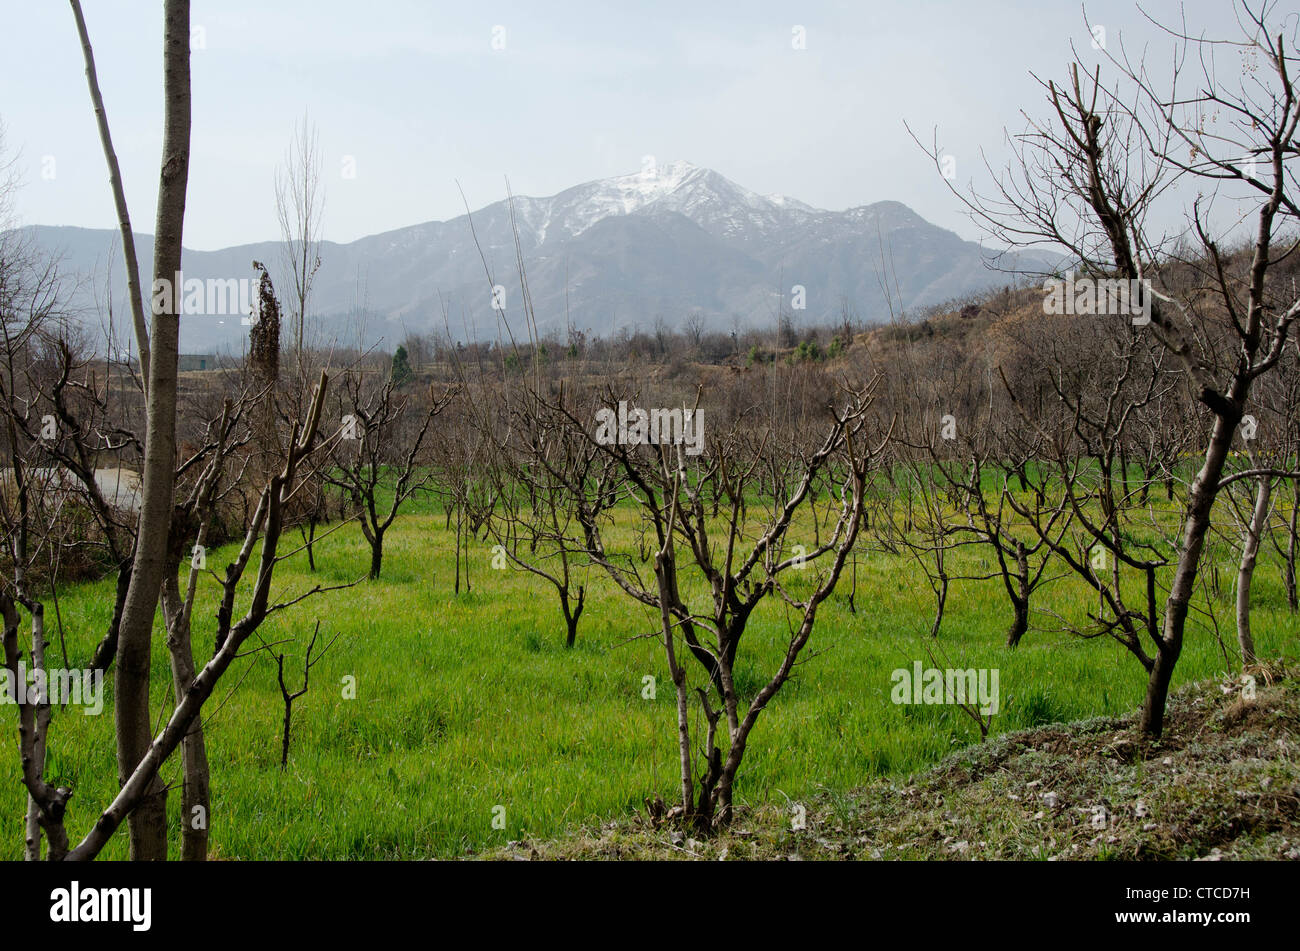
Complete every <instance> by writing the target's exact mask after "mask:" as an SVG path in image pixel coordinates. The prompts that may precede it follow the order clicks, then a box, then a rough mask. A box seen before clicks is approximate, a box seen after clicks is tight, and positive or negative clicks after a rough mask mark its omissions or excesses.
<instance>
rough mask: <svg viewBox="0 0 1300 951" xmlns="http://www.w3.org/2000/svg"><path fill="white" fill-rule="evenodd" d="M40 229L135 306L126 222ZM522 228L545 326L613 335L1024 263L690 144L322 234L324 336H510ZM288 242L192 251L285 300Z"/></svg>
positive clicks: (959, 288) (969, 280)
mask: <svg viewBox="0 0 1300 951" xmlns="http://www.w3.org/2000/svg"><path fill="white" fill-rule="evenodd" d="M27 230H29V231H31V232H32V233H33V236H34V237H35V238H36V240H37V242H38V243H40V244H41V245H43V246H45V247H46V248H48V249H50V250H52V251H61V252H62V254H63V257H64V263H65V267H66V269H68V270H71V271H73V272H75V273H77V274H78V275H80V276H81V277H82V278H87V277H90V276H93V275H98V282H96V281H93V280H92V281H90V282H88V283H89V284H90V285H94V284H95V283H98V284H99V285H100V287H101V290H100V297H102V285H103V283H104V279H103V275H104V273H105V271H106V270H108V269H109V266H110V265H111V273H112V277H111V281H110V283H109V286H110V287H111V290H112V295H113V299H114V301H115V308H114V309H115V311H116V312H118V313H125V312H126V308H125V307H124V306H123V305H122V304H121V301H122V299H123V295H124V294H125V281H124V280H123V279H122V277H123V276H122V273H121V272H122V268H121V264H120V250H118V249H117V247H116V245H117V243H118V236H117V232H116V231H112V230H107V229H88V228H75V227H71V226H43V225H33V226H28V229H27ZM516 236H517V239H518V245H519V250H520V252H521V253H522V255H523V259H524V268H525V272H526V274H527V276H528V286H529V292H530V296H531V299H532V302H533V311H534V315H535V318H536V321H537V324H538V327H539V330H540V331H541V332H543V333H548V332H549V333H554V334H556V335H558V336H560V337H561V338H563V336H565V334H566V333H567V331H568V329H569V328H570V327H572V328H577V329H580V330H583V331H585V332H588V333H594V334H598V335H607V334H614V333H617V332H619V331H620V328H626V329H631V328H632V327H634V326H640V327H642V328H645V327H648V326H649V325H650V324H651V323H652V322H655V321H657V320H659V319H662V320H664V321H665V322H666V323H668V324H669V325H670V326H676V325H679V324H680V323H681V321H682V320H684V319H685V318H686V317H687V316H688V315H691V314H698V315H699V316H700V317H702V318H703V319H704V320H705V322H706V324H708V325H712V326H713V327H714V328H715V329H731V328H733V327H747V326H755V325H765V324H771V325H774V324H775V322H776V320H777V314H778V311H780V312H782V313H785V314H788V315H789V316H790V317H792V318H793V320H794V322H795V324H796V325H805V324H818V323H821V324H824V323H829V322H831V321H832V320H836V321H838V320H839V319H840V316H841V313H842V311H843V309H844V308H845V307H848V308H850V309H851V310H852V311H854V312H855V313H856V315H857V318H858V319H859V320H860V321H862V322H864V323H874V322H879V321H881V320H885V319H888V318H889V317H890V316H891V314H894V313H898V312H899V311H910V310H915V309H918V308H922V307H926V306H929V305H933V304H939V303H942V302H944V301H947V300H952V299H957V298H960V297H963V296H968V295H971V294H975V293H979V292H981V291H984V290H988V289H990V288H992V287H997V286H1002V285H1005V284H1007V283H1010V282H1011V276H1010V275H1008V274H1005V273H999V272H998V271H993V270H989V269H987V268H986V266H985V264H986V260H987V259H988V253H987V252H985V251H984V249H982V248H981V246H980V245H978V244H976V243H975V242H970V241H965V240H963V239H962V238H960V237H959V236H958V235H956V234H955V233H953V232H951V231H947V230H945V229H943V228H940V227H938V226H936V225H933V224H931V223H930V222H928V221H926V220H925V219H924V218H922V217H921V216H920V215H919V214H917V213H916V212H915V211H913V210H912V209H911V208H910V207H908V206H907V205H905V204H903V203H901V202H897V201H892V200H882V201H878V202H873V203H869V204H864V205H857V206H854V207H852V208H848V209H845V210H844V211H838V212H837V211H828V210H825V209H819V208H815V207H813V206H811V205H808V204H806V203H804V202H802V201H799V200H798V199H795V198H792V197H789V196H785V195H779V194H778V195H761V194H759V193H757V192H754V191H751V190H749V189H747V188H744V187H743V186H741V185H738V184H736V183H735V182H732V181H731V180H730V179H728V178H726V177H725V176H723V175H721V174H720V173H718V172H716V171H714V170H712V169H708V168H704V167H702V166H697V165H693V164H691V163H689V162H684V161H675V162H670V163H668V164H666V165H663V166H651V167H648V168H645V169H642V171H640V172H634V173H632V174H629V175H621V176H614V177H612V178H607V179H597V180H594V181H590V182H584V183H581V184H578V185H574V186H571V187H569V188H567V189H564V190H562V191H560V192H557V193H556V194H555V195H550V196H540V197H538V196H510V197H507V198H504V199H501V200H499V201H496V202H492V203H490V204H488V205H485V206H483V207H482V208H480V209H479V210H477V211H474V212H471V213H469V214H467V215H460V216H458V217H456V218H452V219H449V220H446V221H425V222H420V223H417V224H413V225H407V226H404V227H401V228H396V229H392V230H390V231H385V232H380V233H377V234H374V235H368V236H366V237H362V238H358V239H356V240H354V241H350V242H332V241H323V242H321V260H322V264H321V268H320V271H319V272H318V274H317V278H316V283H315V285H314V288H313V292H312V299H311V303H310V304H309V308H310V318H311V320H312V322H314V323H315V324H316V326H317V329H318V331H319V332H320V333H321V334H322V335H323V337H324V338H327V339H332V340H334V341H336V342H338V343H341V344H343V345H359V346H370V345H373V344H376V343H383V344H386V345H388V346H393V345H395V343H396V342H397V339H400V337H402V336H404V335H405V334H406V333H408V332H416V333H445V334H448V335H450V336H452V337H454V338H457V339H483V338H485V337H494V336H496V334H497V332H498V318H500V317H501V316H503V315H504V317H505V319H506V320H507V321H508V322H509V323H510V324H511V325H512V327H515V329H520V328H521V327H522V322H523V314H522V312H521V308H520V304H521V302H522V300H523V289H522V286H521V284H520V281H519V277H518V275H517V273H516V270H517V268H516V248H515V241H516ZM476 238H477V244H476ZM136 242H137V248H138V251H139V258H140V269H141V274H142V276H143V277H144V278H145V279H144V280H143V281H142V284H143V286H145V287H147V286H148V284H149V282H148V280H147V276H148V275H149V274H151V273H152V249H153V238H152V236H151V235H148V234H144V233H139V234H137V236H136ZM282 249H283V244H282V243H281V242H278V241H262V242H254V243H250V244H244V245H236V246H233V247H229V248H221V249H218V250H215V251H195V250H190V249H186V250H185V252H184V256H183V258H182V261H183V268H184V272H185V276H186V278H199V279H214V280H228V279H231V278H244V277H251V276H252V272H251V262H252V261H253V260H254V259H257V260H261V261H263V262H265V263H266V264H267V265H268V267H269V268H270V269H271V273H272V275H273V280H276V286H277V290H278V291H279V292H280V296H281V298H282V299H285V298H287V296H288V295H287V293H286V292H287V290H288V285H289V281H288V279H287V276H286V274H285V271H284V267H283V263H282V256H281V252H282ZM114 255H117V256H118V259H117V260H115V259H114ZM484 260H486V262H487V270H486V271H485V269H484ZM1006 260H1007V261H1009V262H1010V263H1011V265H1012V266H1013V267H1014V266H1021V267H1026V268H1029V269H1041V268H1042V267H1044V266H1045V265H1050V263H1051V260H1052V259H1051V256H1048V255H1043V256H1027V255H1023V254H1021V255H1010V256H1008V258H1007V259H1006ZM83 283H84V282H83ZM494 285H499V286H500V287H501V289H502V290H501V292H499V293H501V294H502V295H503V297H504V301H505V308H504V311H501V312H498V311H496V310H494V308H493V286H494ZM884 287H889V289H890V296H889V297H886V295H885V291H884V290H883V288H884ZM797 288H802V289H803V290H802V293H801V294H799V293H797V292H796V291H797ZM79 293H80V294H81V297H82V299H81V300H80V301H78V302H77V303H78V305H79V306H80V307H81V308H82V309H84V310H88V311H92V312H93V309H94V305H95V300H94V299H93V298H88V297H87V296H86V294H85V292H84V290H82V291H79ZM778 297H779V298H780V300H778ZM800 299H802V302H803V303H804V305H805V306H804V308H802V309H800V308H799V307H798V305H799V303H800ZM92 322H93V321H92ZM119 323H120V321H119ZM245 332H246V329H245V330H241V329H240V322H239V321H238V320H237V319H233V317H232V315H224V318H223V316H222V315H188V316H187V317H186V318H185V319H184V320H183V322H182V330H181V333H182V347H183V348H184V349H185V350H186V351H187V352H200V351H229V350H234V351H238V350H239V349H240V348H241V346H242V341H243V339H244V334H245ZM124 343H125V341H124V340H123V339H119V340H118V341H117V345H122V344H124Z"/></svg>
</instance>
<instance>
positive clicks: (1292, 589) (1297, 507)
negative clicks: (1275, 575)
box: [1282, 480, 1300, 614]
mask: <svg viewBox="0 0 1300 951" xmlns="http://www.w3.org/2000/svg"><path fill="white" fill-rule="evenodd" d="M1291 485H1292V492H1293V493H1294V495H1293V496H1292V501H1291V521H1290V522H1289V523H1288V524H1287V546H1286V558H1285V559H1284V560H1283V562H1284V563H1283V565H1282V578H1283V581H1285V582H1286V603H1287V607H1289V608H1290V609H1291V613H1292V614H1294V613H1295V612H1296V611H1297V610H1300V601H1298V600H1297V597H1296V580H1295V561H1296V549H1297V547H1300V546H1297V544H1296V528H1297V525H1296V516H1297V515H1298V514H1300V480H1297V481H1295V482H1292V483H1291Z"/></svg>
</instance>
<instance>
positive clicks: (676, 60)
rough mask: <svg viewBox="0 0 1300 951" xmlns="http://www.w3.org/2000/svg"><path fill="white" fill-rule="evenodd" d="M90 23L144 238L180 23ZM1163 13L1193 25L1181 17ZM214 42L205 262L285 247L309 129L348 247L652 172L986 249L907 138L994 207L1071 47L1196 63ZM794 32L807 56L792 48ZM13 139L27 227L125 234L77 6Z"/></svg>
mask: <svg viewBox="0 0 1300 951" xmlns="http://www.w3.org/2000/svg"><path fill="white" fill-rule="evenodd" d="M83 6H84V7H85V12H86V17H87V21H88V24H89V28H90V32H91V39H92V41H93V43H94V48H95V54H96V59H97V63H98V68H99V78H100V84H101V87H102V89H103V93H104V97H105V100H106V104H107V108H108V114H109V120H110V123H111V125H112V129H113V135H114V139H115V144H116V146H117V151H118V155H119V159H120V161H121V164H122V168H123V174H124V178H125V181H126V186H127V197H128V201H129V204H130V208H131V214H132V220H133V224H134V226H135V228H136V230H137V231H143V232H152V231H153V215H154V199H155V194H156V187H157V176H158V160H159V154H160V149H161V123H162V119H161V116H162V92H161V76H162V64H161V21H162V17H161V4H159V3H157V2H156V0H153V2H149V0H84V2H83ZM1144 6H1145V8H1146V9H1147V10H1148V12H1150V13H1152V14H1153V15H1155V16H1157V17H1158V18H1161V19H1166V20H1171V21H1172V20H1173V19H1174V18H1176V17H1177V15H1178V11H1179V5H1178V4H1176V3H1171V2H1160V0H1151V2H1149V3H1146V4H1145V5H1144ZM719 8H726V9H725V12H724V10H720V9H719ZM1185 8H1186V13H1187V16H1188V19H1189V22H1190V23H1192V24H1194V25H1195V26H1197V27H1198V28H1203V29H1205V30H1206V31H1208V32H1210V33H1214V34H1219V35H1226V34H1230V33H1232V32H1233V30H1234V29H1235V26H1234V23H1235V21H1234V18H1233V13H1232V9H1231V6H1230V4H1229V3H1227V2H1226V0H1196V2H1193V3H1189V4H1186V5H1185ZM1282 12H1284V13H1285V12H1287V11H1286V10H1285V9H1283V10H1282ZM192 21H193V24H194V26H195V27H198V28H201V30H202V40H203V44H204V45H203V48H200V49H195V51H194V54H193V89H194V103H193V115H194V126H193V156H192V160H191V172H190V186H189V202H188V209H187V216H186V221H185V244H186V246H187V247H191V248H196V249H205V250H206V249H215V248H219V247H224V246H228V245H234V244H243V243H247V242H252V241H259V240H267V239H273V238H277V237H278V227H277V225H276V220H275V212H274V204H273V180H274V172H275V167H276V165H277V164H278V163H279V162H281V161H282V160H283V156H284V151H285V147H286V145H287V143H288V139H289V136H290V134H291V131H292V127H293V124H294V121H295V120H296V119H298V118H299V117H300V116H302V114H303V113H304V110H306V111H307V112H308V113H309V114H310V116H311V118H312V119H313V120H314V121H315V122H316V123H317V125H318V127H319V132H320V139H321V147H322V151H323V153H324V157H325V182H326V208H325V217H324V231H325V237H326V238H328V239H330V240H335V241H350V240H353V239H355V238H358V237H361V236H363V235H367V234H374V233H376V232H380V231H386V230H389V229H392V228H398V227H403V226H406V225H411V224H416V223H419V222H422V221H429V220H434V219H446V218H451V217H455V216H456V215H459V214H461V213H462V212H463V211H464V208H463V205H462V203H461V197H460V194H459V191H458V189H457V184H456V183H457V181H459V182H460V184H461V186H462V187H463V188H464V190H465V194H466V196H467V198H468V200H469V203H470V206H471V208H479V207H481V206H482V205H485V204H488V203H490V202H492V201H495V200H498V199H500V198H503V197H505V179H506V177H507V176H508V177H509V180H510V184H511V187H512V188H513V190H514V192H515V193H516V194H522V195H549V194H553V193H555V192H557V191H560V190H562V189H564V188H567V187H569V186H571V185H575V184H578V183H580V182H584V181H589V180H591V179H595V178H604V177H607V176H611V175H617V174H625V173H628V172H633V171H636V170H637V169H639V168H640V167H641V165H642V159H643V156H646V155H653V156H655V158H656V160H657V161H658V162H659V163H660V164H663V163H665V162H668V161H672V160H674V159H685V160H688V161H690V162H693V163H695V164H697V165H703V166H707V167H709V168H713V169H715V170H717V171H719V172H721V173H722V174H723V175H725V176H727V177H728V178H731V179H732V180H734V181H735V182H737V183H738V184H740V185H743V186H745V187H747V188H750V189H753V190H754V191H758V192H761V193H764V194H766V193H771V192H780V193H782V194H786V195H790V196H792V197H795V198H798V199H799V200H801V201H805V202H808V203H809V204H812V205H815V206H818V207H822V208H829V209H835V210H839V209H843V208H847V207H852V206H855V205H862V204H867V203H869V202H873V201H879V200H884V199H893V200H897V201H901V202H904V203H906V204H907V205H910V206H911V207H912V208H914V209H915V210H916V211H917V212H918V213H920V214H921V215H922V216H923V217H925V218H927V219H929V220H931V221H933V222H935V223H936V224H939V225H942V226H944V227H947V228H951V229H953V230H955V231H957V232H958V233H959V234H961V235H963V236H964V237H968V238H978V237H979V232H978V231H977V229H976V228H975V227H974V226H973V225H972V224H971V223H970V222H969V221H968V220H966V219H965V218H964V216H963V215H962V213H961V209H960V207H959V206H958V204H957V202H956V201H955V200H954V199H953V198H952V196H951V195H950V194H949V193H948V191H947V189H946V188H945V187H944V183H943V181H942V179H941V178H940V177H939V176H938V174H937V172H936V171H935V169H934V166H933V164H932V163H931V162H930V161H929V159H928V158H927V157H926V156H925V155H924V154H923V153H922V152H921V151H920V149H919V148H918V147H917V146H916V144H915V143H914V142H913V141H912V140H911V139H910V138H909V137H908V135H907V133H906V130H905V129H904V127H903V122H904V120H907V121H908V122H909V123H910V124H911V126H912V128H913V129H914V130H916V131H917V132H918V133H919V134H920V135H921V136H922V138H923V139H925V140H927V141H928V140H929V137H930V136H931V135H932V133H933V130H934V129H935V127H938V130H939V141H940V145H941V147H942V148H943V150H944V151H945V152H946V153H950V154H952V155H953V156H954V157H955V158H956V161H957V178H958V180H959V181H960V182H965V181H967V180H969V179H971V178H972V177H974V178H975V180H976V182H977V184H978V182H979V181H980V180H981V179H980V177H979V175H980V173H981V172H982V165H981V162H980V158H979V153H980V150H981V149H985V150H986V151H987V152H988V153H989V155H990V157H991V158H993V159H994V160H999V159H1004V158H1005V152H1004V146H1003V130H1004V128H1006V127H1011V128H1012V129H1015V130H1018V129H1020V128H1021V127H1022V125H1023V120H1022V118H1021V116H1020V113H1019V110H1020V109H1021V108H1028V109H1030V111H1031V112H1032V113H1033V114H1035V115H1042V114H1043V111H1044V108H1045V105H1044V103H1043V100H1042V97H1041V91H1040V90H1039V88H1038V87H1037V85H1036V83H1035V82H1034V80H1033V79H1032V78H1031V76H1030V71H1031V70H1032V71H1034V72H1036V73H1038V74H1040V75H1043V76H1047V77H1054V78H1059V77H1061V76H1062V75H1063V69H1064V66H1065V64H1066V63H1067V62H1068V60H1069V57H1070V55H1071V53H1070V42H1071V41H1074V43H1075V44H1076V46H1078V47H1080V48H1081V50H1082V51H1083V53H1084V54H1085V55H1092V54H1090V51H1089V44H1090V40H1091V35H1090V33H1089V31H1088V26H1087V24H1100V25H1101V26H1103V27H1104V28H1105V30H1106V36H1107V40H1108V42H1109V43H1111V44H1114V43H1116V42H1117V41H1118V39H1119V38H1120V37H1121V36H1122V37H1123V39H1124V42H1125V43H1126V44H1127V45H1128V46H1129V47H1130V48H1133V47H1135V46H1136V47H1140V46H1141V45H1142V44H1143V43H1147V42H1149V43H1150V44H1151V47H1152V49H1153V50H1160V51H1167V50H1168V48H1169V47H1170V46H1171V41H1170V40H1169V39H1168V38H1167V37H1165V36H1162V35H1161V34H1159V33H1158V32H1157V31H1156V30H1155V29H1154V28H1153V27H1152V26H1151V25H1150V23H1148V22H1147V21H1146V19H1145V18H1144V17H1143V16H1142V14H1141V12H1140V11H1139V9H1138V8H1137V6H1135V5H1134V4H1133V3H1132V2H1131V0H1104V2H1103V0H1096V2H1091V3H1089V4H1088V10H1087V19H1086V20H1085V15H1084V12H1083V10H1082V8H1081V6H1080V5H1079V4H1078V3H1075V2H1061V0H1040V2H1016V0H980V2H963V0H952V2H938V0H871V2H864V0H856V2H817V0H801V2H793V3H779V2H768V0H755V2H745V3H731V4H725V5H724V4H707V3H701V2H698V0H695V2H643V0H604V2H599V3H587V2H573V3H562V4H561V3H539V2H533V3H513V2H490V0H489V2H482V0H477V2H465V3H458V4H454V5H453V4H448V3H441V2H439V3H435V2H416V0H373V2H370V3H364V4H358V3H352V2H349V3H343V2H338V0H313V2H307V0H275V2H274V3H270V2H251V0H222V2H217V0H194V4H193V14H192ZM1292 22H1294V20H1293V21H1292ZM497 26H500V27H503V28H504V39H505V48H504V49H503V50H494V49H493V48H492V40H493V30H494V27H497ZM795 26H802V27H803V28H804V29H805V31H806V49H803V50H795V49H793V48H792V30H793V28H794V27H795ZM498 35H500V34H498ZM1112 49H1113V46H1112ZM1162 55H1163V53H1162ZM0 121H3V123H4V125H5V127H6V137H7V146H8V148H9V149H10V150H16V151H18V152H19V153H20V156H19V158H20V170H21V171H22V173H23V177H24V179H25V185H24V187H23V189H22V190H21V192H20V194H19V196H18V200H17V210H18V213H19V215H20V217H21V220H22V223H25V224H50V225H56V224H65V225H80V226H85V227H98V228H111V227H114V226H115V217H114V214H113V205H112V200H111V195H110V193H109V189H108V184H107V175H106V172H105V166H104V159H103V155H102V153H101V151H100V147H99V142H98V138H97V134H96V130H95V123H94V116H93V114H92V112H91V109H90V105H89V97H88V94H87V90H86V84H85V77H84V73H83V69H82V62H81V51H80V47H79V44H78V42H77V36H76V30H75V27H74V24H73V20H72V14H71V11H70V10H69V8H68V5H67V4H66V3H62V2H58V0H0ZM345 156H352V157H354V160H355V167H356V173H357V174H356V177H355V178H353V179H345V178H344V177H343V175H342V168H343V163H344V160H345ZM51 158H52V160H53V162H52V164H51V162H50V159H51ZM995 164H999V163H998V162H997V161H995ZM51 171H52V172H53V176H52V177H49V173H50V172H51ZM43 173H44V174H43Z"/></svg>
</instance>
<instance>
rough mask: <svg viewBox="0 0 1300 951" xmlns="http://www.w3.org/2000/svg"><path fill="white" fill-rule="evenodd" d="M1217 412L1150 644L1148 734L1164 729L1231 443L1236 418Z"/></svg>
mask: <svg viewBox="0 0 1300 951" xmlns="http://www.w3.org/2000/svg"><path fill="white" fill-rule="evenodd" d="M1234 415H1235V417H1236V418H1231V417H1230V416H1228V415H1220V416H1218V417H1217V418H1216V419H1215V421H1214V435H1213V436H1212V437H1211V438H1210V444H1209V446H1208V447H1207V448H1206V450H1205V463H1204V464H1203V465H1202V466H1201V471H1200V472H1198V473H1197V474H1196V478H1195V479H1194V480H1193V481H1192V487H1191V490H1190V491H1189V492H1188V497H1187V503H1188V504H1187V520H1186V523H1185V526H1184V530H1183V543H1182V546H1181V548H1180V550H1179V553H1178V566H1177V568H1176V569H1175V571H1174V580H1173V584H1172V585H1170V587H1169V597H1168V599H1167V600H1166V602H1165V614H1164V629H1163V631H1162V633H1161V637H1160V641H1159V643H1158V646H1157V650H1156V657H1155V661H1154V663H1152V665H1151V670H1150V672H1149V675H1148V677H1147V692H1146V697H1145V699H1144V700H1143V701H1142V716H1141V719H1140V721H1139V724H1138V728H1139V730H1141V732H1142V733H1143V734H1144V735H1146V736H1148V737H1151V738H1153V739H1157V738H1159V736H1160V734H1161V732H1162V731H1163V730H1164V720H1165V702H1166V701H1167V700H1168V699H1169V684H1170V681H1171V680H1172V679H1173V676H1174V666H1175V665H1176V664H1177V663H1178V656H1179V655H1180V654H1181V653H1182V650H1183V630H1184V628H1185V627H1186V624H1187V609H1188V605H1189V604H1190V603H1191V600H1192V595H1193V594H1194V593H1195V587H1196V572H1197V569H1198V568H1199V566H1200V562H1201V552H1202V550H1203V548H1204V547H1205V533H1206V531H1207V530H1208V529H1209V527H1210V510H1211V509H1212V508H1214V500H1215V499H1216V498H1217V497H1218V495H1219V478H1220V477H1221V476H1222V474H1223V463H1224V460H1225V459H1227V457H1228V449H1229V447H1230V446H1231V445H1232V437H1233V433H1234V432H1235V430H1236V426H1237V424H1238V423H1239V422H1241V415H1240V413H1236V414H1234Z"/></svg>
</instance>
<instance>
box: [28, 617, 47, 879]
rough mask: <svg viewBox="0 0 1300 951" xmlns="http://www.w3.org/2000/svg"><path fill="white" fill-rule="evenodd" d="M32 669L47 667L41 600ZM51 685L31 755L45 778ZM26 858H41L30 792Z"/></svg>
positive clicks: (41, 704)
mask: <svg viewBox="0 0 1300 951" xmlns="http://www.w3.org/2000/svg"><path fill="white" fill-rule="evenodd" d="M31 613H32V669H33V670H41V669H44V667H45V610H44V608H43V607H42V606H41V604H40V603H37V604H35V605H34V606H33V609H32V612H31ZM48 691H49V688H48V687H47V688H46V694H45V696H44V697H42V698H40V699H38V700H37V705H36V726H35V730H34V736H33V739H32V759H33V760H34V761H35V763H36V770H37V775H38V776H39V777H40V778H41V779H42V780H43V779H44V778H45V744H46V742H47V739H48V737H49V733H50V704H49V692H48ZM26 833H27V834H26V845H27V848H26V850H25V852H24V856H23V857H24V858H25V859H26V860H27V861H29V862H39V861H40V860H41V807H40V806H39V805H37V804H36V800H35V799H33V798H32V797H31V794H30V793H29V794H28V796H27V829H26Z"/></svg>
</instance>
